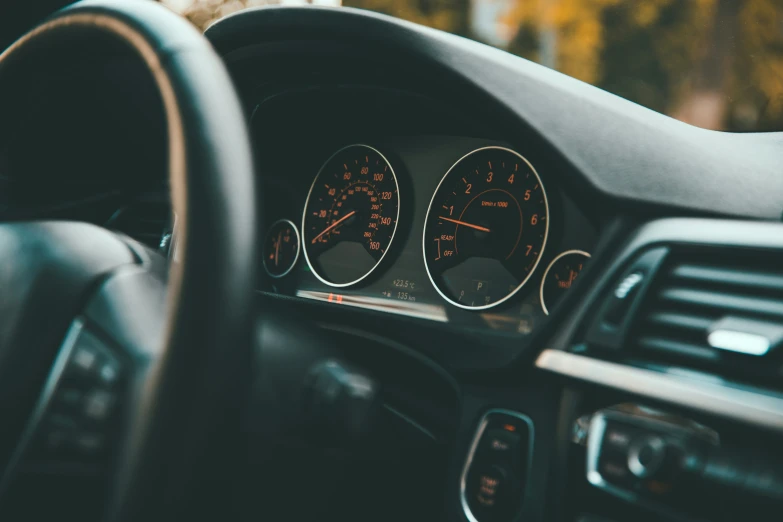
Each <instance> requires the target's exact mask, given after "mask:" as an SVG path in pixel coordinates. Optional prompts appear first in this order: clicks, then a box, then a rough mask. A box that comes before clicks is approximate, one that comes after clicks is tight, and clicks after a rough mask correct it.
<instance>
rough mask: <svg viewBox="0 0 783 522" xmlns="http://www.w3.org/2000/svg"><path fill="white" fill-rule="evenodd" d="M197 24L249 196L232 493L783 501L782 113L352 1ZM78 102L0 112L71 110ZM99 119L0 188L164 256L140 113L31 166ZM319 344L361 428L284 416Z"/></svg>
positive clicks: (498, 516)
mask: <svg viewBox="0 0 783 522" xmlns="http://www.w3.org/2000/svg"><path fill="white" fill-rule="evenodd" d="M206 37H207V39H208V40H209V41H210V42H211V44H212V45H213V46H214V48H215V50H216V51H217V52H218V53H219V55H220V56H221V57H222V59H223V61H224V63H225V66H226V67H227V69H228V71H229V73H230V75H231V77H232V79H233V81H234V84H235V87H236V90H237V93H238V95H239V98H240V101H241V103H242V105H243V109H244V115H245V118H246V123H247V128H248V130H249V135H250V139H251V140H252V148H253V151H254V153H255V162H256V164H255V172H256V181H257V194H256V201H257V203H258V208H259V209H261V210H262V214H261V215H260V216H259V221H258V224H257V227H258V229H257V236H258V245H257V247H258V248H257V249H258V280H257V281H255V282H254V283H253V284H252V289H253V291H254V292H255V293H256V297H257V303H256V306H257V317H258V325H257V331H256V337H255V338H254V343H255V344H254V352H253V354H254V362H253V371H254V372H256V374H254V375H256V377H257V380H256V381H254V382H253V387H252V388H253V391H252V394H251V395H252V396H251V397H250V399H249V400H248V403H247V404H242V405H241V407H242V408H244V410H243V411H245V410H246V417H247V419H246V423H245V426H243V429H244V433H243V435H244V436H245V437H246V441H245V442H246V443H247V448H244V447H243V449H246V455H245V457H246V458H245V460H244V467H243V469H241V470H236V476H235V477H231V479H232V480H234V481H235V482H236V488H235V491H236V499H235V500H236V504H237V511H238V512H239V513H241V514H242V515H241V516H240V517H239V519H245V518H247V519H248V520H250V519H255V517H257V516H258V514H259V513H262V512H264V511H266V512H271V513H280V512H285V513H287V519H289V520H323V519H330V518H337V517H338V516H339V517H341V518H342V519H344V520H366V519H368V518H371V517H372V518H373V519H374V520H379V521H385V520H389V521H392V520H399V519H400V518H403V517H405V519H406V520H412V519H413V520H427V521H432V520H444V521H449V522H457V521H459V522H465V521H467V522H494V521H497V522H512V521H513V520H553V521H561V520H562V521H567V522H571V521H580V522H592V521H610V522H620V521H622V520H629V519H630V520H650V521H678V522H679V521H686V522H690V521H703V520H715V521H722V520H737V519H740V518H741V517H743V516H745V515H748V514H752V515H753V517H752V518H754V519H756V520H776V518H775V517H774V516H769V513H777V512H779V507H780V505H781V503H783V475H781V473H780V469H783V464H781V462H779V460H780V458H779V455H778V453H779V452H778V451H777V449H776V448H778V447H779V444H780V442H781V431H782V430H783V387H781V384H780V373H781V372H783V363H782V362H781V358H780V355H779V353H778V351H779V349H780V345H781V344H783V333H782V332H781V329H780V323H781V321H783V305H781V299H782V298H783V271H781V269H780V266H781V264H780V261H781V260H783V226H781V225H780V219H781V215H783V197H781V196H782V195H783V176H781V175H780V166H781V160H780V158H781V157H783V154H782V153H783V137H782V136H781V133H768V134H731V133H722V132H714V131H707V130H704V129H698V128H695V127H691V126H689V125H686V124H684V123H681V122H678V121H675V120H673V119H671V118H668V117H666V116H663V115H660V114H657V113H654V112H652V111H649V110H647V109H645V108H642V107H640V106H638V105H635V104H633V103H631V102H628V101H626V100H624V99H621V98H618V97H616V96H613V95H611V94H608V93H606V92H603V91H600V90H598V89H595V88H593V87H591V86H588V85H586V84H583V83H581V82H579V81H577V80H574V79H572V78H568V77H565V76H563V75H561V74H559V73H557V72H554V71H552V70H549V69H546V68H544V67H540V66H537V65H535V64H532V63H530V62H527V61H525V60H522V59H519V58H516V57H512V56H511V55H507V54H505V53H503V52H501V51H498V50H495V49H491V48H489V47H487V46H483V45H481V44H478V43H475V42H470V41H468V40H465V39H462V38H459V37H455V36H452V35H446V34H444V33H440V32H438V31H433V30H430V29H426V28H423V27H420V26H417V25H414V24H409V23H407V22H403V21H399V20H395V19H392V18H389V17H385V16H382V15H376V14H371V13H366V12H362V11H357V10H352V9H339V10H338V9H322V8H312V9H311V8H269V9H266V8H265V9H251V10H246V11H243V12H241V13H238V14H235V15H232V16H229V17H227V18H225V19H224V20H222V21H220V22H218V23H216V24H215V25H213V26H212V27H210V28H209V29H208V30H207V32H206ZM357 42H359V44H357ZM109 73H110V74H113V73H112V72H111V71H109ZM117 74H118V76H115V77H111V78H110V84H111V85H116V84H117V83H122V81H121V80H123V77H122V75H121V73H117ZM128 85H130V83H128ZM64 89H69V90H67V91H64V92H66V94H67V97H69V99H70V100H72V101H73V100H76V101H77V102H83V101H84V100H85V99H88V98H90V97H95V96H101V94H100V93H101V92H103V89H101V88H100V85H98V84H96V86H94V88H93V89H92V90H87V91H84V92H82V90H81V87H79V86H77V85H76V84H74V85H70V86H69V85H67V84H66V85H65V87H64ZM104 101H105V102H106V106H107V107H112V104H111V100H109V99H107V100H104ZM79 106H80V105H79V103H76V102H74V103H72V104H71V105H68V104H60V105H58V106H57V107H55V108H51V109H50V110H48V111H47V110H42V111H41V114H40V115H38V116H35V118H33V117H31V119H30V120H29V125H28V126H27V127H29V128H25V129H21V130H20V133H19V135H20V136H22V138H24V136H27V135H35V133H36V132H38V131H37V129H40V128H43V129H46V132H48V133H51V135H52V136H55V137H56V138H57V139H53V141H57V140H58V139H62V138H60V136H67V122H68V121H69V118H71V119H72V118H76V117H79ZM107 114H108V112H107V113H106V114H104V115H103V116H105V117H114V115H113V114H108V116H107ZM121 116H122V118H124V121H127V122H128V128H133V126H134V125H135V124H136V123H137V121H136V118H140V119H143V118H145V117H146V115H145V114H144V113H143V112H142V111H141V110H134V109H131V110H128V111H126V112H123V113H122V114H121ZM36 118H38V119H36ZM96 118H97V121H96V125H94V126H93V127H94V128H98V129H100V128H103V126H104V125H105V123H106V122H105V121H104V120H102V119H101V116H100V115H99V116H96ZM42 122H43V123H42ZM161 128H163V125H161ZM22 138H20V140H19V141H20V142H24V139H22ZM93 138H94V140H96V141H91V140H90V139H84V140H81V141H80V142H79V143H78V144H77V145H78V146H74V143H73V142H68V141H67V139H65V144H64V145H63V146H62V150H60V149H58V150H56V151H55V152H57V154H51V155H46V154H40V153H39V151H38V150H37V148H36V147H35V146H33V145H30V143H33V144H34V143H35V142H34V141H33V140H27V142H28V144H27V145H26V146H17V147H9V148H8V149H7V150H3V149H0V189H5V190H0V213H1V214H3V216H5V217H9V218H10V219H17V218H18V219H27V218H30V217H36V218H58V219H78V220H86V221H91V222H93V223H96V224H99V225H102V226H106V227H108V228H112V229H114V230H117V231H118V232H121V233H123V234H126V235H128V236H131V237H132V238H133V239H135V240H137V241H139V242H140V243H144V244H146V245H147V246H148V247H149V248H150V249H153V250H156V251H158V252H159V253H161V254H163V255H165V256H168V257H169V259H170V262H176V261H177V216H175V215H173V213H172V209H171V205H170V201H169V190H170V188H169V187H168V185H167V182H166V181H165V179H166V173H165V169H163V168H160V169H158V168H156V167H149V168H147V166H146V165H147V164H149V165H153V164H157V163H160V164H161V165H163V164H165V161H158V160H160V159H161V157H162V155H164V154H165V152H163V149H162V148H161V149H160V150H158V148H155V147H147V146H146V145H145V143H146V142H145V139H146V138H150V137H149V136H147V137H143V136H141V137H140V136H134V137H133V140H131V142H130V143H131V146H130V147H129V148H132V149H134V150H142V151H144V154H129V155H128V156H127V158H128V161H127V162H125V163H123V164H121V165H116V168H117V172H118V175H117V177H116V179H113V180H107V179H105V177H104V176H103V174H104V172H105V170H104V169H105V167H106V164H107V163H106V162H103V161H102V160H101V158H102V157H99V158H98V160H96V162H95V163H96V165H97V166H95V165H92V166H90V168H85V169H83V170H82V171H80V172H81V177H80V178H79V179H77V180H75V181H73V180H71V181H69V182H67V183H66V182H65V181H63V180H59V179H58V176H56V175H53V174H52V173H56V172H57V167H58V164H57V161H56V158H57V157H59V156H61V155H62V154H64V153H68V154H72V155H73V156H74V157H91V156H90V154H91V152H90V147H89V146H88V144H90V143H94V144H96V146H95V148H96V150H99V151H100V150H104V148H105V147H102V146H101V145H106V144H107V143H108V144H112V143H115V142H116V143H119V142H120V141H121V140H114V141H112V137H111V136H108V135H107V136H102V135H101V133H100V132H96V136H94V137H93ZM158 138H160V139H159V140H158ZM102 139H103V140H105V141H101V140H102ZM135 140H138V143H137V141H135ZM151 141H155V142H156V143H157V142H158V141H161V142H164V141H165V139H164V138H163V137H161V136H152V137H151ZM116 143H115V144H116ZM79 147H82V148H79ZM97 156H100V154H98V155H97ZM17 165H25V167H24V168H17V167H16V166H17ZM23 171H30V172H33V173H37V175H35V176H31V177H24V176H22V175H18V174H17V173H22V172H23ZM42 184H46V186H48V188H49V190H48V191H47V196H49V195H57V197H55V198H54V199H55V200H56V201H50V200H49V199H48V197H47V198H42V197H41V194H40V186H42ZM11 195H13V197H11ZM44 199H45V201H43V202H42V200H44ZM32 202H35V204H33V203H32ZM314 346H318V347H321V348H323V347H324V346H326V347H328V354H329V357H328V361H329V362H334V361H339V362H341V363H343V362H344V363H345V364H346V365H347V367H349V368H352V369H357V368H358V370H357V371H363V372H366V374H367V375H369V376H371V377H372V379H375V380H376V381H377V382H378V383H381V384H380V387H381V388H382V390H383V398H382V400H381V402H382V408H381V410H382V411H381V413H380V414H379V417H380V418H379V420H378V422H377V424H376V425H375V428H374V431H373V432H372V435H371V437H369V438H368V439H366V440H361V441H359V440H358V439H354V438H351V437H344V438H342V439H341V438H339V437H331V438H330V437H329V436H327V435H324V434H322V433H321V432H318V433H311V432H308V430H306V429H304V430H303V429H302V426H301V425H299V424H297V423H296V419H297V415H298V413H299V412H300V410H298V409H296V408H295V407H294V406H292V405H291V404H293V399H291V404H289V403H288V402H286V401H287V400H288V398H289V397H291V398H293V397H299V396H300V395H301V389H300V387H298V386H299V385H300V384H301V382H305V381H306V380H307V379H311V378H312V376H311V375H310V374H309V373H307V371H309V370H308V369H307V368H305V369H303V367H304V366H305V365H304V364H301V365H300V362H301V361H300V359H302V360H309V359H308V357H309V358H311V359H312V358H314V356H313V353H311V351H312V350H313V347H314ZM324 350H326V348H324ZM302 354H305V355H306V356H305V355H302ZM320 355H322V354H321V353H320V352H319V357H320ZM292 361H293V362H292ZM310 362H312V361H310ZM295 363H296V364H295ZM308 368H309V367H308ZM297 372H299V373H297ZM300 373H301V374H302V375H300ZM292 375H293V376H295V378H294V377H291V376H292ZM262 377H263V379H262ZM289 377H290V378H291V379H292V380H295V381H296V383H295V384H296V386H294V385H289V383H287V382H286V383H284V381H286V378H289ZM300 381H301V382H300ZM307 382H310V381H309V380H308V381H307ZM373 382H375V381H373ZM275 400H279V401H280V404H276V405H275V406H274V407H272V406H270V403H272V402H274V401H275ZM269 408H273V409H276V413H278V414H279V416H280V417H281V418H283V419H285V421H286V422H289V424H285V422H283V421H281V422H280V425H278V424H276V423H274V422H271V421H269V419H268V418H266V417H264V416H262V415H261V414H260V413H259V412H262V411H267V410H268V409H269ZM292 426H293V427H292ZM303 432H305V433H303ZM324 432H328V429H325V430H324ZM243 455H244V454H243ZM303 469H306V472H305V471H302V470H303ZM259 470H264V471H265V474H262V473H260V472H259ZM262 475H263V476H262ZM357 477H358V478H357ZM292 484H293V485H295V486H292ZM259 491H262V492H264V495H258V492H259ZM716 492H719V493H720V494H716ZM261 497H263V498H261ZM718 497H720V498H718ZM303 499H306V500H307V501H306V502H305V501H303ZM775 510H778V511H775Z"/></svg>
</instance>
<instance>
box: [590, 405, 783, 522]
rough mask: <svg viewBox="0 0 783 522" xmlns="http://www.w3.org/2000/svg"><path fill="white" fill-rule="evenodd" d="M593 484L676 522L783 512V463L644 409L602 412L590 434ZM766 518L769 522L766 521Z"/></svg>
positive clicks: (693, 424)
mask: <svg viewBox="0 0 783 522" xmlns="http://www.w3.org/2000/svg"><path fill="white" fill-rule="evenodd" d="M587 480H588V482H589V483H590V484H592V485H593V486H596V487H598V488H600V489H602V490H604V491H606V492H608V493H610V494H612V495H615V496H617V497H620V498H622V499H624V500H627V501H629V502H630V503H632V504H633V505H636V506H642V507H645V508H647V509H649V510H652V511H654V512H657V513H659V514H661V515H664V517H665V518H666V519H672V520H704V519H707V520H733V519H736V517H737V516H740V515H742V516H749V515H750V514H751V513H755V514H758V515H759V516H756V515H754V517H753V519H754V520H766V518H763V513H764V512H765V511H768V512H779V510H775V511H769V510H771V509H774V506H776V505H777V506H779V505H780V502H783V462H781V459H780V458H779V457H777V456H775V455H772V454H769V453H768V452H766V454H765V452H763V451H760V449H759V448H755V447H754V444H753V443H752V442H751V441H748V443H747V444H742V445H737V444H736V443H735V442H732V443H731V444H727V443H726V441H725V440H723V439H722V437H721V436H720V434H719V433H718V432H716V431H714V430H712V429H710V428H708V427H706V426H703V425H701V424H698V423H696V422H694V421H692V420H689V419H685V418H682V417H679V416H675V415H668V414H666V413H663V412H659V411H656V410H652V409H648V408H644V407H641V406H630V405H622V407H616V408H609V409H606V410H601V411H598V412H597V413H595V414H594V415H593V416H592V419H591V420H590V423H589V430H588V433H587ZM759 517H762V518H759Z"/></svg>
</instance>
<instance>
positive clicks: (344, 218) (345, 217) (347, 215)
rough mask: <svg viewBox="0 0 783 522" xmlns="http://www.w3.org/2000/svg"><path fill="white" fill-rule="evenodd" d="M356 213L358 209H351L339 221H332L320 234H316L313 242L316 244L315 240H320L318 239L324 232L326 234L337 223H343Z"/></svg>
mask: <svg viewBox="0 0 783 522" xmlns="http://www.w3.org/2000/svg"><path fill="white" fill-rule="evenodd" d="M354 214H356V211H355V210H351V211H350V212H348V213H347V214H346V215H344V216H343V217H341V218H340V219H338V220H337V221H335V222H334V223H332V224H331V225H329V226H328V227H326V228H325V229H324V230H323V232H321V233H320V234H318V235H317V236H315V237H314V238H313V244H315V242H316V241H318V240H319V239H320V238H321V236H323V235H324V234H326V233H327V232H329V231H330V230H334V228H335V227H336V226H337V225H339V224H340V223H342V222H343V221H345V220H346V219H348V218H349V217H351V216H353V215H354Z"/></svg>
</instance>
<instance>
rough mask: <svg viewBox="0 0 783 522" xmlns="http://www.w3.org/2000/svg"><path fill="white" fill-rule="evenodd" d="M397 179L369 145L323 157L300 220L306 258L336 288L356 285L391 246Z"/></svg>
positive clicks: (397, 201)
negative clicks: (325, 158) (323, 160)
mask: <svg viewBox="0 0 783 522" xmlns="http://www.w3.org/2000/svg"><path fill="white" fill-rule="evenodd" d="M398 192H399V188H398V185H397V177H396V176H395V174H394V169H392V167H391V165H390V164H389V162H388V160H387V159H386V158H385V157H384V156H383V154H381V153H380V152H379V151H377V150H375V149H374V148H372V147H369V146H367V145H350V146H348V147H345V148H343V149H340V150H339V151H337V152H336V153H335V154H334V155H333V156H332V157H331V158H329V159H328V160H327V162H326V163H325V164H324V166H323V167H321V170H320V171H319V173H318V175H317V176H316V178H315V181H313V185H312V186H311V187H310V193H309V194H308V196H307V202H306V203H305V210H304V216H303V219H302V233H303V238H302V244H303V246H304V253H305V259H306V260H307V264H308V265H309V266H310V269H311V270H312V272H313V274H315V276H316V277H317V278H318V279H320V280H321V281H322V282H324V283H326V284H328V285H330V286H335V287H343V286H349V285H352V284H355V283H358V282H359V281H361V280H362V279H364V278H365V277H367V276H368V275H370V273H371V272H372V271H373V270H375V268H376V267H377V266H378V265H379V264H380V262H381V260H382V259H383V258H384V256H385V255H386V253H387V252H388V250H389V246H390V245H391V242H392V239H394V232H395V231H396V230H397V219H398V218H399V214H400V207H399V194H398Z"/></svg>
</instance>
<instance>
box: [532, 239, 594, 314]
mask: <svg viewBox="0 0 783 522" xmlns="http://www.w3.org/2000/svg"><path fill="white" fill-rule="evenodd" d="M588 259H590V254H588V253H587V252H583V251H582V250H567V251H566V252H563V253H561V254H559V255H558V256H557V257H556V258H554V259H553V260H552V262H551V263H549V266H548V267H547V269H546V272H544V279H543V280H542V281H541V308H543V309H544V313H545V314H546V315H549V310H551V309H552V308H554V306H555V305H556V304H557V303H558V301H560V300H561V299H562V298H563V296H565V294H566V292H568V290H570V289H571V287H572V286H573V284H574V282H576V278H577V277H578V276H579V273H580V272H581V271H582V268H584V265H585V263H587V260H588Z"/></svg>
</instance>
